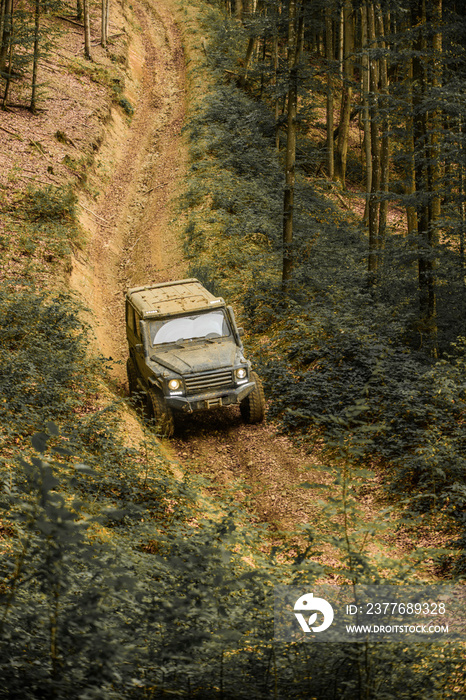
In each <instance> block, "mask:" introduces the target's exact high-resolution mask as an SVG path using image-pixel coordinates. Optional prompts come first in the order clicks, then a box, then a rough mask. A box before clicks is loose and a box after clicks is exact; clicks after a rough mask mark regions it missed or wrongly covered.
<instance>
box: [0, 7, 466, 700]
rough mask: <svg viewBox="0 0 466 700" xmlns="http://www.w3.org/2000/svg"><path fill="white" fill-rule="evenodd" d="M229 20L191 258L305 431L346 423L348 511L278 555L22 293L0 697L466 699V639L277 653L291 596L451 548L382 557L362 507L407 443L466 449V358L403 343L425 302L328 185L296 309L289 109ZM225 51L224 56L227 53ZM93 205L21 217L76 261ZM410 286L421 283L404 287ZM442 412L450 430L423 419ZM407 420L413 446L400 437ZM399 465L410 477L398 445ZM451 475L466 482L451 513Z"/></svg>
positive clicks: (84, 347) (4, 543)
mask: <svg viewBox="0 0 466 700" xmlns="http://www.w3.org/2000/svg"><path fill="white" fill-rule="evenodd" d="M202 8H203V10H202V11H205V8H204V6H201V9H202ZM205 23H206V24H205V25H204V26H203V27H201V31H202V32H205V31H207V30H209V34H208V36H209V44H208V46H209V47H210V48H209V51H210V54H209V53H208V55H207V58H206V63H207V66H206V69H209V66H210V69H211V70H212V75H213V76H214V78H215V76H217V78H219V77H220V82H218V83H215V80H214V79H213V80H212V90H211V91H210V92H209V94H208V95H207V96H206V99H205V101H204V103H203V104H202V105H200V106H199V111H198V112H197V114H196V116H195V117H194V118H193V120H192V122H191V125H190V127H189V128H190V129H191V133H192V135H193V137H192V170H191V174H190V190H189V192H188V195H187V197H186V206H187V210H188V213H189V218H190V220H189V223H188V227H187V232H186V251H187V254H188V256H189V258H190V260H191V266H192V271H193V272H194V273H196V274H198V275H199V277H200V278H201V279H202V280H203V281H205V282H206V283H208V285H209V286H210V287H211V288H213V290H215V291H216V292H217V293H223V294H225V296H227V297H228V298H231V297H235V298H236V299H237V300H240V299H241V300H242V303H243V309H244V313H243V316H244V319H245V320H246V321H247V322H248V328H249V331H248V332H249V337H248V342H249V343H250V344H251V346H252V347H253V348H254V349H255V351H256V357H257V360H258V363H259V365H260V366H261V368H262V372H263V374H264V377H265V379H266V381H267V385H268V387H269V391H270V396H271V406H272V409H271V410H272V413H274V414H275V415H277V416H278V417H281V419H282V421H283V424H284V426H285V427H286V429H287V430H288V431H289V432H293V431H295V432H297V431H299V430H301V431H304V432H306V431H307V430H308V427H309V425H310V424H311V423H312V424H313V425H317V428H318V429H319V430H321V431H324V429H325V435H326V436H327V439H328V448H329V451H330V452H331V454H332V456H333V459H332V461H331V462H330V464H329V465H328V469H329V470H330V471H331V473H332V475H333V483H332V486H331V488H332V491H331V493H332V498H331V499H328V508H327V511H326V515H325V517H326V518H327V521H328V523H331V524H332V527H331V528H330V527H329V528H328V532H326V534H323V532H322V528H320V527H318V524H317V525H316V526H315V527H311V526H306V527H303V528H302V531H300V533H299V534H300V536H301V542H300V544H294V545H293V547H292V548H290V546H289V544H287V543H286V542H285V543H280V544H276V545H275V546H273V547H272V546H271V544H270V543H269V542H268V539H267V537H268V536H267V533H266V532H265V530H264V528H261V527H259V526H257V525H255V524H254V523H252V522H251V518H250V516H249V515H248V513H247V512H246V511H245V510H244V509H243V508H242V506H241V504H238V502H237V501H236V499H235V497H234V496H231V497H227V496H226V497H225V498H223V499H217V500H216V501H215V502H214V501H212V500H210V499H209V498H208V497H207V496H206V495H205V491H206V489H205V486H206V484H205V483H204V482H203V481H202V480H201V479H199V478H198V477H194V476H192V475H190V474H189V473H186V474H182V473H180V469H179V468H175V467H174V465H173V464H172V463H170V461H169V460H168V459H167V457H166V456H165V454H164V453H163V451H162V450H161V448H160V445H159V443H158V442H157V440H156V439H155V435H154V433H153V431H152V429H151V428H150V427H149V426H147V425H146V424H144V423H139V422H138V421H137V418H136V415H135V413H134V411H133V410H129V408H130V407H129V406H128V403H127V401H126V400H124V399H121V398H115V399H114V400H113V401H109V400H108V399H107V398H105V394H104V393H103V386H104V385H103V383H102V378H104V377H105V365H104V362H103V360H102V359H101V358H98V359H89V354H88V344H89V336H88V329H86V327H85V326H84V325H83V323H82V321H81V320H80V319H81V311H82V310H81V308H80V307H79V305H78V304H76V302H75V301H74V300H73V299H72V298H71V297H70V296H69V295H66V294H54V293H47V294H46V293H43V292H38V291H37V290H36V289H35V288H34V287H33V286H32V285H31V286H26V285H24V283H23V284H20V283H19V282H18V280H17V279H16V280H14V281H12V282H10V283H9V284H8V285H4V286H3V287H2V288H1V289H0V358H1V362H0V390H1V399H0V415H1V432H0V434H1V439H2V460H1V462H0V477H1V480H2V492H1V500H2V507H3V514H2V521H1V525H2V529H1V530H0V533H1V539H0V546H1V549H2V555H3V556H2V559H1V570H2V575H3V579H2V582H1V587H0V632H1V640H0V645H1V654H0V671H1V677H2V683H1V684H0V697H4V698H12V697H17V698H22V699H23V698H24V699H28V698H31V699H32V698H70V699H73V698H81V699H82V698H132V697H134V698H159V697H162V696H167V695H171V694H173V695H177V696H179V697H189V698H199V699H200V700H201V699H202V700H206V699H208V698H219V699H220V698H222V699H223V700H227V699H230V698H231V700H233V698H234V699H235V700H239V699H241V698H245V699H246V698H247V699H249V698H257V700H261V699H262V698H263V699H264V700H268V699H269V698H272V697H273V698H290V699H294V698H296V700H298V699H301V698H302V699H304V698H319V700H320V699H322V700H324V699H325V700H337V699H338V700H346V699H347V700H353V699H354V698H361V699H362V698H378V699H379V698H386V699H387V700H389V699H391V698H409V699H410V700H416V699H418V698H419V700H421V699H423V698H425V697H426V694H428V696H429V697H431V698H438V699H439V700H440V698H442V699H444V698H449V697H452V698H453V697H458V693H461V692H464V671H463V668H462V649H461V648H458V647H457V646H455V645H454V644H450V645H442V644H438V645H437V644H435V645H430V646H429V654H426V648H425V645H422V644H420V645H419V644H410V645H406V644H405V643H403V642H401V643H400V642H398V643H397V642H393V643H388V644H386V645H377V644H370V643H369V642H367V643H361V644H354V645H353V644H352V645H338V644H335V645H319V648H318V649H316V648H315V647H314V646H310V645H309V644H304V643H303V644H301V643H300V644H285V643H282V642H275V641H274V639H273V588H274V586H277V585H282V584H290V585H291V584H292V585H297V586H304V587H306V588H307V589H308V588H309V587H310V586H311V585H312V584H313V583H314V582H315V581H318V580H322V579H328V580H334V581H345V582H365V583H378V582H380V580H381V579H382V578H383V580H385V581H391V582H393V583H402V582H406V580H409V577H410V576H412V574H413V572H414V573H415V572H416V564H417V562H418V560H419V559H422V558H425V557H426V556H429V557H431V558H432V561H434V560H435V559H436V557H438V553H432V552H429V553H427V552H425V551H424V550H423V551H419V553H418V556H417V557H416V556H414V557H412V558H411V559H409V558H407V559H406V560H404V561H402V562H400V561H397V560H390V559H388V558H387V559H385V560H384V561H383V562H382V563H380V562H377V561H375V560H374V557H373V556H372V555H371V543H373V541H374V539H373V538H374V537H377V536H380V533H381V532H382V531H384V528H385V527H386V523H383V522H380V523H375V524H372V523H371V524H370V525H368V526H365V525H363V524H362V522H361V521H362V516H361V513H360V509H359V502H358V497H359V493H360V492H361V489H362V488H363V487H364V486H365V485H366V484H367V482H368V480H370V479H371V478H372V476H371V475H370V474H369V473H368V471H367V470H366V469H365V468H364V460H365V457H366V454H367V453H368V452H369V451H373V450H375V449H379V450H380V451H381V450H382V449H385V450H387V449H391V450H394V451H396V450H398V451H399V452H400V455H403V456H405V457H406V460H407V458H408V456H412V455H413V454H415V451H416V449H418V450H419V446H420V440H421V439H422V440H424V438H425V436H426V435H428V436H430V438H431V443H432V446H433V448H434V447H435V449H437V448H438V445H439V440H442V439H444V438H446V436H448V439H449V440H450V441H451V443H452V444H456V443H455V441H457V445H456V446H457V449H458V450H459V449H460V447H461V448H462V443H461V441H460V435H459V433H456V432H455V425H457V422H456V421H453V420H451V419H450V420H449V422H448V424H447V423H446V418H445V411H446V407H447V406H448V405H449V404H448V402H449V401H450V404H451V400H454V401H455V410H458V414H457V415H455V417H456V418H458V419H461V415H462V414H461V407H462V403H461V402H459V399H458V387H457V385H458V383H459V382H460V377H461V374H462V372H463V359H462V358H463V349H462V346H461V345H458V348H457V351H456V356H455V358H453V359H449V358H447V357H445V358H444V359H443V360H442V364H441V365H439V367H440V372H435V373H434V372H433V370H434V368H433V367H432V366H431V365H429V364H428V363H427V362H426V361H425V358H424V357H423V356H422V354H419V353H416V352H414V351H413V350H412V349H411V348H410V347H409V345H406V349H405V350H403V349H402V345H401V341H402V339H403V338H405V337H406V335H407V324H406V318H408V317H409V309H408V310H405V311H403V309H405V304H404V301H403V299H402V300H401V301H400V302H399V303H397V304H396V305H395V312H394V307H393V305H392V307H391V308H390V309H388V308H387V307H386V306H385V304H384V300H383V299H382V298H377V299H374V298H373V297H372V296H371V294H370V293H369V292H368V290H367V288H366V287H365V285H364V275H363V274H362V267H361V265H362V261H363V259H364V237H363V235H362V234H361V232H360V231H358V230H357V229H356V228H355V227H354V226H351V227H350V226H348V225H347V223H346V222H345V220H344V217H343V216H342V215H341V214H339V213H338V212H337V211H336V209H335V208H334V207H333V206H331V205H329V204H328V202H327V201H326V200H325V199H324V198H323V197H320V196H319V195H318V194H317V193H316V191H315V189H314V188H313V187H312V186H311V185H310V184H309V183H308V182H307V181H306V179H305V178H304V177H302V178H300V179H299V184H298V189H299V193H298V195H299V196H298V197H297V198H298V199H299V201H300V202H301V205H300V208H299V212H298V217H297V239H296V240H297V245H298V248H297V249H298V251H299V256H297V259H298V260H299V261H300V264H299V265H297V267H296V279H295V294H294V296H293V298H291V299H290V298H285V297H283V296H282V295H281V293H280V292H279V290H278V266H279V261H280V255H281V250H280V204H281V195H282V190H281V188H282V186H283V178H282V175H281V169H280V163H279V160H278V159H277V157H276V155H275V153H274V149H273V144H272V141H273V129H272V123H271V119H270V115H269V112H268V109H267V107H266V106H265V105H261V104H260V103H259V102H258V101H257V100H252V99H251V98H250V97H248V96H247V95H246V94H244V93H243V92H241V91H240V90H238V88H237V87H236V86H235V85H232V84H225V82H224V73H223V69H224V67H225V65H230V64H229V63H228V61H227V59H228V60H229V57H231V56H233V57H234V56H235V55H236V52H237V49H238V47H240V43H238V38H241V40H242V41H243V42H244V41H245V37H242V35H241V34H240V32H239V29H238V25H237V24H231V23H225V22H223V20H222V19H221V18H220V16H219V14H218V13H213V12H212V11H209V12H206V14H205ZM216 36H218V37H219V40H220V44H218V46H220V48H221V51H220V54H221V56H222V59H221V61H220V62H219V61H217V59H215V58H214V57H212V52H213V51H215V50H216V49H215V47H216V44H215V41H214V39H215V37H216ZM232 36H234V37H235V41H236V43H235V44H234V46H233V45H232V42H231V37H232ZM193 37H194V38H193V40H196V36H195V35H193ZM232 46H233V48H232ZM225 61H226V63H225ZM219 66H220V67H221V68H222V70H220V69H219ZM74 205H75V198H74V195H73V193H72V191H71V190H67V189H59V190H55V189H50V188H47V189H46V190H32V191H30V192H27V193H26V194H25V196H24V198H23V199H22V200H21V202H20V201H18V202H17V203H16V204H15V205H14V206H13V207H12V208H11V209H10V211H9V216H10V217H11V218H12V220H15V221H17V222H18V221H21V222H22V224H25V227H26V228H25V230H26V231H28V234H30V236H29V235H28V238H29V237H30V238H31V241H32V244H33V245H34V244H35V245H36V248H35V249H34V251H33V253H34V255H36V256H37V257H38V258H40V259H41V260H44V261H45V262H47V261H46V260H45V256H46V251H48V250H50V249H52V246H53V245H57V246H58V243H59V242H60V241H61V242H62V244H63V245H64V246H68V248H66V250H65V251H64V253H63V254H65V255H66V254H67V252H66V251H67V250H69V247H71V246H74V245H78V244H79V243H80V240H79V235H78V233H77V229H75V223H74ZM20 216H21V217H23V219H20ZM24 219H25V220H24ZM23 230H24V229H23ZM53 241H56V243H53ZM13 244H14V245H15V246H18V245H19V244H18V242H17V241H16V240H15V241H13ZM337 246H338V247H337ZM18 250H19V249H18ZM212 251H213V252H214V253H215V255H213V254H212ZM23 254H24V253H23ZM55 254H56V255H59V254H60V253H59V252H58V251H57V252H56V253H55ZM342 259H343V260H344V264H341V260H342ZM337 262H339V265H337ZM397 284H398V283H397ZM399 284H402V285H409V278H408V277H406V276H403V275H401V282H399ZM388 289H390V285H388V286H387V290H388ZM349 290H351V296H352V301H353V304H350V303H349V297H350V294H349ZM376 309H377V312H378V314H379V316H378V317H376V315H375V314H374V311H375V310H376ZM403 314H404V315H403ZM382 327H383V328H384V329H385V335H384V336H383V338H382V335H381V328H382ZM261 347H262V348H263V349H262V350H260V348H261ZM403 353H405V354H403ZM395 370H396V371H395ZM413 378H416V379H417V381H416V383H414V381H413ZM351 385H352V386H351ZM415 388H416V391H417V392H418V393H414V389H415ZM350 389H351V390H350ZM402 389H403V391H404V392H405V393H402ZM449 392H450V393H449ZM417 396H421V398H419V400H416V397H417ZM310 397H311V398H312V400H310ZM453 397H454V398H453ZM460 398H461V396H460ZM427 400H428V401H430V402H431V404H430V405H434V404H435V408H436V413H435V415H432V416H430V415H429V413H428V412H427V413H422V412H421V410H420V405H421V403H422V402H427ZM401 401H403V403H402V408H400V402H401ZM461 401H462V398H461ZM435 402H436V403H435ZM457 402H458V406H456V403H457ZM131 408H132V407H131ZM450 408H451V406H450ZM413 410H414V411H418V413H416V412H415V421H414V427H412V428H411V433H410V436H409V439H410V440H411V442H410V443H409V445H410V450H407V451H405V452H403V450H405V447H406V445H407V444H408V442H407V440H408V438H407V437H406V436H404V437H403V435H404V433H403V432H402V428H403V426H404V424H405V423H406V424H407V423H409V422H410V421H411V418H410V417H409V416H410V414H411V411H413ZM434 419H435V421H436V424H437V425H438V426H439V427H438V429H439V433H438V434H436V433H435V431H434ZM410 424H411V425H412V423H410ZM390 425H392V427H391V428H390ZM131 426H133V427H134V431H135V434H136V435H137V436H138V440H137V441H135V442H134V444H131V439H130V437H131ZM390 429H391V430H393V435H395V434H396V439H397V440H398V442H396V441H395V442H394V443H393V444H390V445H389V444H388V443H387V440H386V435H387V433H388V431H389V430H390ZM403 429H404V428H403ZM395 431H396V432H395ZM429 431H430V432H429ZM448 431H450V432H448ZM141 435H143V439H142V440H141V439H140V436H141ZM403 441H404V442H403ZM423 444H424V445H425V443H423ZM435 449H433V450H432V451H431V453H430V456H429V455H423V454H422V453H421V452H420V451H419V453H418V454H417V457H418V463H417V466H416V470H417V471H416V474H417V477H416V479H417V480H416V479H415V480H413V478H412V475H411V474H410V473H409V478H410V479H411V481H410V483H411V484H414V485H415V487H416V488H417V489H418V490H420V492H421V493H423V496H425V497H424V499H423V500H421V503H422V507H423V508H426V509H427V508H431V507H433V505H436V504H437V501H438V500H439V499H440V501H441V503H442V504H443V506H444V507H445V508H448V507H449V508H450V509H451V510H452V513H453V514H455V512H456V513H457V514H458V516H459V512H460V511H459V499H460V495H459V494H460V492H461V487H462V483H463V482H462V481H461V480H460V477H461V474H460V469H459V468H458V466H459V465H458V464H457V463H456V462H455V463H453V461H452V464H451V465H450V466H451V468H450V469H449V470H448V469H444V477H442V476H441V475H440V474H439V473H437V472H435V471H434V470H433V469H432V468H431V466H429V459H433V458H434V457H433V455H435ZM381 454H382V455H383V457H384V459H385V460H386V463H387V464H392V462H389V460H392V455H391V454H383V453H382V452H381ZM400 455H399V456H400ZM393 465H395V466H394V467H393V470H394V471H393V474H392V475H391V477H390V479H387V482H388V483H391V484H393V485H396V484H399V483H402V482H403V481H406V479H407V478H408V476H407V475H408V471H407V470H409V469H412V468H413V467H412V466H411V465H412V462H408V461H406V464H403V462H402V460H399V461H398V463H397V462H396V460H394V461H393ZM426 465H427V466H426ZM437 466H439V465H438V464H437ZM442 466H443V467H444V466H445V465H444V464H443V462H442ZM403 470H404V471H403ZM423 470H424V472H423ZM423 474H424V476H423V477H422V478H421V477H420V476H419V475H421V476H422V475H423ZM424 477H425V478H424ZM434 477H435V479H434ZM442 478H444V479H445V481H446V480H449V482H448V483H449V484H450V486H451V491H452V496H451V500H450V502H449V504H447V503H446V501H445V498H444V494H445V488H446V487H445V481H444V482H442ZM423 479H424V481H423ZM454 479H458V487H455V488H456V491H455V490H454V489H453V487H452V484H453V481H454ZM433 483H435V489H436V491H435V496H436V498H435V499H433V498H432V497H431V490H432V488H433V487H432V484H433ZM424 484H425V485H426V486H425V489H424V491H422V489H423V487H424ZM306 486H307V485H306V483H304V484H302V485H301V487H302V488H306ZM298 488H299V487H298ZM426 489H427V492H425V490H426ZM321 546H332V547H333V548H334V549H335V551H337V552H338V557H337V559H338V563H337V564H335V566H332V565H330V564H328V565H326V566H323V565H321V564H318V563H317V562H316V559H317V556H314V555H313V553H316V552H318V551H319V548H320V547H321Z"/></svg>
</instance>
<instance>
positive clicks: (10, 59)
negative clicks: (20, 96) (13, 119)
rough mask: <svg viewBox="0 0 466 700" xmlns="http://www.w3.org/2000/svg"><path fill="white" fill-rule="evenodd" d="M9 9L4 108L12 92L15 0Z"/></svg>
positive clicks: (10, 2) (11, 2) (10, 1)
mask: <svg viewBox="0 0 466 700" xmlns="http://www.w3.org/2000/svg"><path fill="white" fill-rule="evenodd" d="M9 9H10V21H9V23H8V42H9V44H8V73H7V75H6V80H5V91H4V93H3V100H2V109H3V110H5V109H6V105H7V102H8V93H9V92H10V85H11V74H12V71H13V32H14V26H13V10H14V7H13V0H9Z"/></svg>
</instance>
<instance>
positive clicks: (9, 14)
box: [0, 0, 13, 72]
mask: <svg viewBox="0 0 466 700" xmlns="http://www.w3.org/2000/svg"><path fill="white" fill-rule="evenodd" d="M2 19H3V22H2V33H1V35H0V39H1V44H0V71H2V72H3V71H5V68H6V60H7V57H8V54H9V50H10V43H11V35H12V31H13V30H12V28H13V0H4V2H3V4H2Z"/></svg>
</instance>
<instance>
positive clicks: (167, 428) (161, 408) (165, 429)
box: [147, 389, 175, 438]
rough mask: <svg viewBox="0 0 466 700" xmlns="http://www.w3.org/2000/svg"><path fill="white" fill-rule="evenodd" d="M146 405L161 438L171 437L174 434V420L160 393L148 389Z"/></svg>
mask: <svg viewBox="0 0 466 700" xmlns="http://www.w3.org/2000/svg"><path fill="white" fill-rule="evenodd" d="M147 395H148V403H149V407H150V409H151V413H152V418H153V420H154V423H155V425H156V427H157V429H158V430H159V431H160V433H161V435H163V437H168V438H170V437H172V436H173V433H174V432H175V420H174V418H173V411H172V410H171V408H170V406H167V404H166V402H165V399H164V398H163V396H162V395H161V394H160V392H158V391H156V390H155V389H149V390H148V392H147Z"/></svg>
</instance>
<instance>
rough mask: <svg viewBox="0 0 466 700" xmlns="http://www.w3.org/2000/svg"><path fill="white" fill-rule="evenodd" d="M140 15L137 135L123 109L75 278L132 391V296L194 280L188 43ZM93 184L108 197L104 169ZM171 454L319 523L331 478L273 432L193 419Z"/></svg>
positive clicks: (222, 417) (206, 417)
mask: <svg viewBox="0 0 466 700" xmlns="http://www.w3.org/2000/svg"><path fill="white" fill-rule="evenodd" d="M134 11H135V14H136V16H137V18H138V22H139V24H140V31H139V32H138V37H139V38H137V37H136V38H135V39H134V40H133V44H132V45H131V50H130V61H131V68H132V73H133V75H135V76H136V78H137V83H136V81H135V82H134V84H133V85H130V86H129V88H128V89H129V91H130V96H131V100H132V101H133V103H134V104H135V114H134V118H133V119H132V122H131V126H130V128H128V126H127V124H126V123H125V120H124V118H123V117H122V116H121V114H120V112H119V111H118V110H115V111H114V113H113V115H112V119H111V122H110V124H109V125H108V126H107V128H106V136H105V139H104V142H103V144H102V146H101V148H100V150H99V162H100V163H101V164H102V167H103V165H104V164H108V163H111V162H113V167H112V168H111V169H110V171H109V175H108V177H107V180H106V182H105V188H104V189H103V190H102V191H101V194H100V195H99V197H98V200H97V208H96V204H95V202H89V201H87V202H83V207H85V208H83V219H84V221H85V225H86V228H87V229H88V230H90V231H91V233H92V240H91V242H90V256H89V258H90V260H88V261H87V263H86V264H85V265H80V264H79V262H77V263H76V265H75V272H74V277H75V286H78V287H79V286H80V287H81V289H82V291H83V292H84V294H85V296H87V301H88V303H89V304H90V306H91V308H92V309H93V312H94V316H95V318H96V319H97V323H98V325H97V328H96V335H97V340H98V345H99V349H100V351H101V352H102V353H103V354H104V355H105V356H107V357H108V356H111V357H112V358H113V359H114V360H118V361H120V364H116V365H115V366H114V374H115V376H116V378H117V379H118V380H119V381H120V383H121V385H122V386H123V383H124V382H125V380H126V376H125V361H126V357H127V347H126V339H125V327H124V303H123V294H124V291H125V289H126V288H127V287H128V286H131V285H137V284H143V283H145V282H147V281H151V282H159V281H165V280H169V279H176V278H180V277H183V276H185V275H186V270H185V264H184V261H183V257H182V252H181V247H180V243H179V241H180V230H181V227H182V223H183V222H182V221H180V219H179V218H178V217H177V216H176V209H175V208H174V201H175V199H176V196H177V195H178V193H179V187H180V186H181V182H182V179H183V175H184V174H185V171H186V163H187V149H186V145H185V143H184V142H183V137H182V134H181V127H182V123H183V118H184V114H185V68H184V56H183V49H182V44H181V38H180V33H179V30H178V28H177V26H176V24H175V23H174V19H173V14H172V12H171V9H170V0H162V2H160V1H158V2H157V3H155V2H154V0H148V1H147V2H144V1H141V2H135V3H134ZM131 91H132V92H131ZM100 170H102V168H101V169H100ZM93 178H94V185H95V187H96V189H100V188H101V187H102V182H101V181H99V168H96V173H95V175H94V176H93ZM91 210H92V212H93V213H92V215H91V214H90V213H89V211H91ZM89 263H90V265H89ZM167 449H168V450H169V451H171V452H172V454H173V456H174V457H175V458H176V459H177V460H178V461H179V462H180V463H182V464H183V466H184V467H186V468H188V469H190V470H193V471H196V472H199V473H203V474H205V475H207V476H209V477H210V479H211V480H212V490H213V491H215V490H218V491H219V492H222V491H223V490H224V489H231V488H232V487H234V488H235V491H236V493H237V496H238V498H240V499H244V501H245V502H246V500H247V501H248V503H249V506H248V507H249V509H250V511H251V512H252V513H253V517H254V518H255V519H256V520H258V521H261V522H267V523H269V524H271V525H272V526H274V527H276V528H279V529H281V528H286V529H288V530H289V531H290V532H293V528H296V524H297V523H300V522H311V521H313V519H315V518H316V517H317V512H318V510H317V508H316V505H315V504H316V500H317V493H316V492H314V491H312V490H311V491H310V490H304V489H299V488H297V484H299V483H300V482H302V481H305V480H311V481H312V480H314V481H316V482H319V483H322V481H323V480H324V479H325V476H324V475H323V474H322V472H319V471H317V470H313V472H312V473H309V472H307V471H306V466H307V465H311V466H312V461H313V459H312V458H311V456H310V455H308V454H306V453H305V452H300V451H299V450H297V449H296V448H295V447H293V445H292V444H291V442H290V441H289V440H288V439H287V438H286V437H285V436H281V435H278V434H277V433H276V432H275V430H274V429H273V428H272V427H271V426H270V425H266V424H264V425H261V426H247V425H244V424H243V423H242V421H241V418H240V414H239V410H238V409H237V408H231V409H229V410H226V411H218V412H209V413H205V414H199V415H197V416H194V417H183V418H182V419H181V420H180V421H179V422H178V429H177V435H176V437H175V439H173V440H172V441H170V444H169V445H167ZM319 497H320V492H319Z"/></svg>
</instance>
